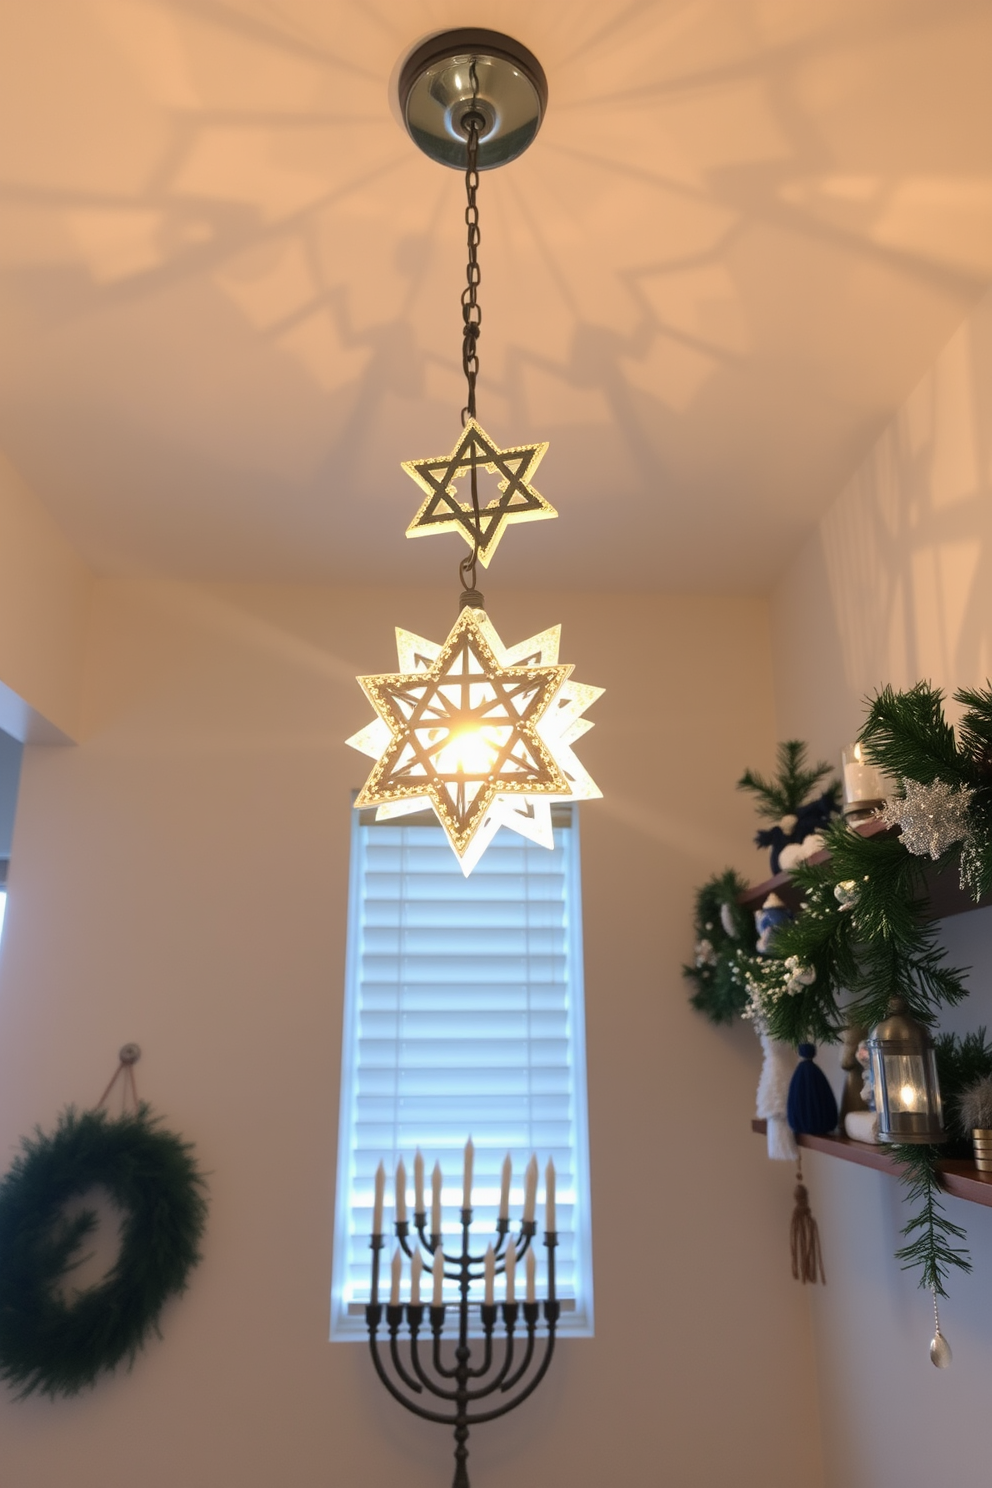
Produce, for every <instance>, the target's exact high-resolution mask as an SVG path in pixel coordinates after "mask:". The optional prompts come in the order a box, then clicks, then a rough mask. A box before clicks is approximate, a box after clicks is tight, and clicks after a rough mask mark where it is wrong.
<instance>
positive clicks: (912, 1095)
mask: <svg viewBox="0 0 992 1488" xmlns="http://www.w3.org/2000/svg"><path fill="white" fill-rule="evenodd" d="M899 1099H900V1100H901V1101H902V1105H903V1110H904V1111H915V1110H916V1108H917V1107H918V1106H919V1104H920V1097H919V1092H918V1091H917V1089H916V1087H915V1086H914V1085H904V1086H903V1087H902V1089H901V1090H900V1092H899Z"/></svg>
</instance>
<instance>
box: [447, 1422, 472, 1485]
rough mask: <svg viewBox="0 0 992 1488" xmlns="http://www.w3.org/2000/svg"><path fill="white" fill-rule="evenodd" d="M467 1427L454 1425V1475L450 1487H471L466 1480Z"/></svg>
mask: <svg viewBox="0 0 992 1488" xmlns="http://www.w3.org/2000/svg"><path fill="white" fill-rule="evenodd" d="M467 1441H468V1427H467V1426H456V1427H455V1442H456V1444H457V1445H456V1446H455V1476H454V1479H453V1481H452V1484H451V1488H472V1485H471V1484H470V1483H469V1480H468V1447H467V1446H466V1445H465V1443H466V1442H467Z"/></svg>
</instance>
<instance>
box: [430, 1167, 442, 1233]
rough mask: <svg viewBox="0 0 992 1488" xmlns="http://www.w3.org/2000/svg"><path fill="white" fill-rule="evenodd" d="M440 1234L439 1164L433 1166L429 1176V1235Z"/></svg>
mask: <svg viewBox="0 0 992 1488" xmlns="http://www.w3.org/2000/svg"><path fill="white" fill-rule="evenodd" d="M440 1233H441V1164H440V1163H435V1164H434V1171H433V1173H432V1174H431V1234H432V1235H440Z"/></svg>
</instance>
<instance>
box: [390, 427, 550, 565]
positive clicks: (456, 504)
mask: <svg viewBox="0 0 992 1488" xmlns="http://www.w3.org/2000/svg"><path fill="white" fill-rule="evenodd" d="M547 447H548V446H547V442H545V443H544V444H521V445H516V446H515V447H514V448H513V449H500V447H499V445H497V444H495V443H494V442H493V441H492V440H491V439H490V438H489V435H488V434H487V433H486V431H485V429H483V428H482V426H481V425H480V424H477V423H476V421H475V419H469V420H468V422H467V423H466V425H465V428H464V429H463V430H462V433H461V437H460V439H459V440H458V442H457V444H456V445H455V447H454V449H453V450H452V451H451V453H450V454H447V455H439V456H438V457H437V458H436V459H433V460H404V461H403V462H402V465H403V469H404V470H405V471H406V473H407V475H410V476H412V477H413V479H414V480H415V481H416V482H417V485H418V486H420V488H421V490H423V491H426V493H427V498H426V500H425V501H424V504H423V506H421V508H420V510H419V511H418V513H417V515H416V516H415V517H414V519H413V521H412V522H411V523H410V525H409V527H408V528H407V529H406V535H407V537H425V536H428V535H429V534H430V533H433V532H446V531H448V530H450V529H451V528H454V530H455V531H456V532H460V533H461V535H462V537H463V538H464V539H465V541H466V542H467V543H468V545H469V547H470V548H472V549H473V551H477V552H478V556H479V562H480V563H481V564H482V566H483V567H484V568H488V566H489V560H490V558H491V557H492V556H493V554H494V553H495V551H496V548H497V546H498V544H499V540H500V538H501V537H502V536H503V533H504V531H505V530H506V528H507V526H508V525H509V524H510V523H511V522H540V521H544V520H546V519H548V518H549V517H556V516H557V515H558V513H557V512H556V511H555V509H554V507H553V506H552V505H551V503H550V501H546V500H545V498H544V497H543V496H542V495H541V494H540V492H539V491H535V489H534V487H533V486H532V485H531V483H530V482H531V478H532V476H533V474H534V472H535V470H536V469H537V467H538V465H539V464H540V463H541V460H542V459H543V458H544V452H545V450H546V449H547ZM479 470H485V471H488V473H489V474H490V475H495V476H496V478H497V480H498V483H499V494H498V495H497V496H495V497H494V498H493V499H492V500H491V501H488V502H487V503H486V505H485V506H483V507H481V510H480V512H479V519H478V522H476V516H475V509H474V506H473V503H472V499H471V496H470V495H469V494H468V493H466V497H465V498H462V499H459V496H458V492H457V489H456V484H457V482H458V481H459V480H460V479H462V478H463V477H464V476H468V477H469V479H470V480H471V478H472V476H473V474H475V475H476V477H477V475H478V471H479Z"/></svg>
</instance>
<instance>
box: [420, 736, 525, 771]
mask: <svg viewBox="0 0 992 1488" xmlns="http://www.w3.org/2000/svg"><path fill="white" fill-rule="evenodd" d="M432 732H433V733H437V734H440V735H441V737H442V739H444V740H445V741H446V742H445V743H443V745H442V747H441V748H440V749H439V750H437V752H436V753H434V752H433V751H431V753H432V757H433V759H434V764H435V767H436V768H437V772H438V774H439V775H463V776H467V775H481V776H488V774H489V772H490V771H491V770H492V768H493V766H494V765H495V763H496V761H497V759H498V758H499V753H500V750H501V749H502V748H503V747H504V746H505V744H506V741H507V736H508V735H509V729H499V730H495V729H494V730H491V731H490V732H491V733H493V734H501V735H502V736H503V737H502V738H496V739H492V740H491V739H490V738H487V736H486V731H485V730H484V729H473V728H466V729H462V730H461V731H460V732H459V733H456V734H447V733H445V732H444V731H443V730H441V729H434V730H432Z"/></svg>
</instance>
